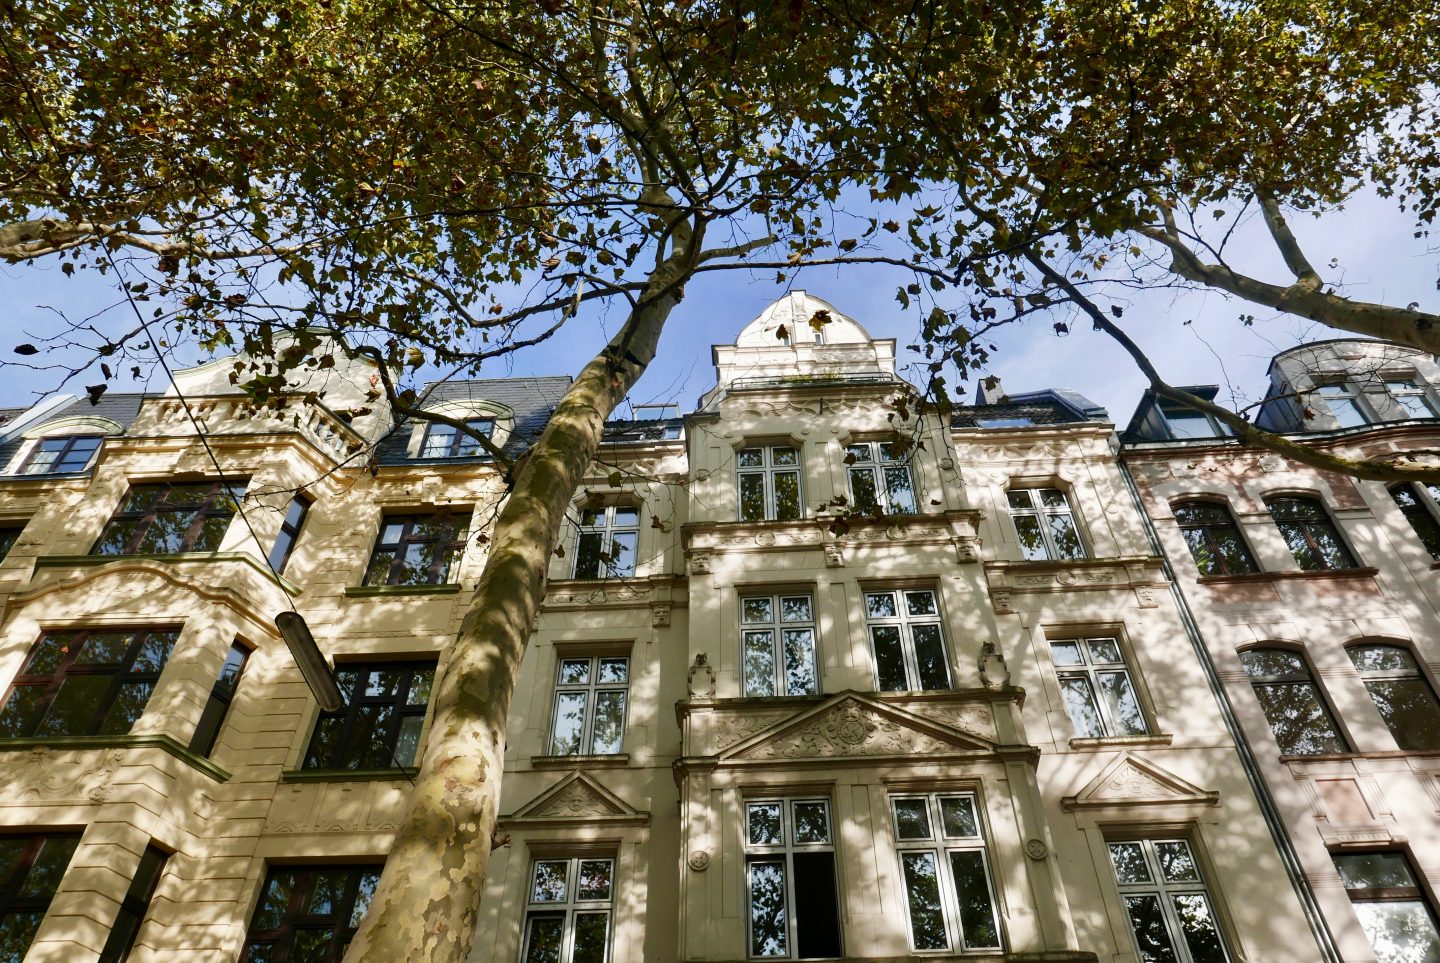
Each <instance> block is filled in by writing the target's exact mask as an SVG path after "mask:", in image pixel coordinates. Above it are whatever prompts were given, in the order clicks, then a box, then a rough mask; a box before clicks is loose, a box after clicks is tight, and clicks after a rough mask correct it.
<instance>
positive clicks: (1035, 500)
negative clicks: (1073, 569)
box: [1005, 485, 1089, 562]
mask: <svg viewBox="0 0 1440 963" xmlns="http://www.w3.org/2000/svg"><path fill="white" fill-rule="evenodd" d="M1047 492H1054V493H1055V494H1057V495H1059V496H1060V499H1061V500H1062V501H1063V502H1064V503H1065V507H1064V508H1061V507H1059V506H1057V505H1046V504H1045V493H1047ZM1016 496H1023V498H1024V500H1025V502H1026V504H1025V505H1017V504H1015V502H1016ZM1005 503H1006V505H1007V506H1008V508H1009V511H1010V524H1011V526H1013V527H1014V528H1015V540H1016V543H1017V544H1018V545H1019V546H1020V552H1021V554H1022V555H1023V554H1024V553H1025V539H1024V538H1023V537H1022V536H1021V534H1020V526H1019V525H1018V524H1016V519H1017V518H1034V519H1035V520H1036V525H1037V526H1038V528H1039V532H1040V542H1041V544H1042V545H1043V546H1044V549H1045V554H1044V556H1043V557H1037V558H1029V557H1028V556H1027V558H1026V561H1030V562H1043V561H1052V562H1065V561H1073V560H1074V559H1079V558H1088V557H1089V552H1088V551H1087V549H1086V547H1085V536H1084V535H1083V534H1081V532H1080V524H1079V522H1077V521H1076V520H1075V506H1074V505H1072V504H1071V503H1070V493H1069V492H1067V491H1065V489H1063V488H1058V487H1056V486H1054V485H1043V486H1035V487H1027V486H1021V487H1017V488H1009V489H1006V491H1005ZM1052 518H1067V519H1069V520H1070V530H1071V531H1073V532H1074V533H1075V543H1076V545H1077V546H1078V547H1079V554H1077V555H1061V554H1060V550H1059V548H1058V547H1057V546H1056V544H1055V536H1054V534H1053V532H1052V531H1051V527H1050V520H1051V519H1052Z"/></svg>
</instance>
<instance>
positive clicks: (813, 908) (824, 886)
mask: <svg viewBox="0 0 1440 963" xmlns="http://www.w3.org/2000/svg"><path fill="white" fill-rule="evenodd" d="M791 859H792V860H793V861H794V866H795V942H796V944H797V945H796V947H795V950H796V955H797V956H798V957H800V958H801V959H815V958H827V957H836V956H839V955H840V905H839V889H838V888H837V886H836V880H835V854H834V853H812V852H801V853H795V854H794V855H793V856H792V857H791Z"/></svg>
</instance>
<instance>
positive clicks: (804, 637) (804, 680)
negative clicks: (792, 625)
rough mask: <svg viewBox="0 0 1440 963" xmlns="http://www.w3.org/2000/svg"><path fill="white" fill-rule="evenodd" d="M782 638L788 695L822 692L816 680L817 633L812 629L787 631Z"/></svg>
mask: <svg viewBox="0 0 1440 963" xmlns="http://www.w3.org/2000/svg"><path fill="white" fill-rule="evenodd" d="M781 637H782V638H783V639H784V648H785V691H786V693H787V694H788V695H815V694H816V693H817V692H819V691H820V686H819V683H818V681H817V680H816V678H815V633H814V632H813V631H811V630H810V629H786V630H785V631H784V632H782V633H781Z"/></svg>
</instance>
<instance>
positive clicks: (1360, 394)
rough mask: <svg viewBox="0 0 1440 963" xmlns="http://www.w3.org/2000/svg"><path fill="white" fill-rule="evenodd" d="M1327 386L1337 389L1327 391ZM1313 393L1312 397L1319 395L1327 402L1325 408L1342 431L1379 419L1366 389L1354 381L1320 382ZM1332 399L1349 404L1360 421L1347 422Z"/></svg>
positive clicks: (1371, 423)
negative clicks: (1366, 396)
mask: <svg viewBox="0 0 1440 963" xmlns="http://www.w3.org/2000/svg"><path fill="white" fill-rule="evenodd" d="M1327 388H1333V389H1335V390H1334V391H1330V392H1327V391H1326V389H1327ZM1311 394H1312V397H1318V398H1319V399H1320V400H1321V401H1323V402H1324V403H1325V410H1326V411H1327V412H1328V413H1329V415H1330V417H1331V418H1333V419H1335V423H1336V424H1337V425H1339V426H1340V430H1342V431H1343V430H1347V429H1351V428H1364V427H1366V426H1368V425H1373V424H1375V423H1376V422H1377V421H1379V418H1377V417H1376V415H1375V411H1374V409H1373V408H1372V407H1371V405H1370V404H1369V402H1368V401H1367V400H1366V398H1365V390H1364V389H1363V388H1361V387H1360V386H1358V385H1356V384H1353V383H1352V382H1349V381H1343V380H1341V381H1323V382H1318V383H1317V384H1316V385H1315V387H1314V388H1313V389H1311ZM1332 399H1333V400H1336V401H1339V402H1341V403H1342V404H1343V405H1347V406H1348V408H1349V410H1350V411H1352V412H1354V413H1355V416H1356V417H1357V418H1359V419H1360V421H1359V423H1358V424H1353V425H1347V424H1346V423H1345V422H1346V419H1345V418H1343V417H1341V415H1340V413H1339V412H1338V411H1336V409H1335V405H1333V404H1331V401H1332ZM1303 407H1304V405H1303V404H1302V408H1303Z"/></svg>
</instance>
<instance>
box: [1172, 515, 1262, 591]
mask: <svg viewBox="0 0 1440 963" xmlns="http://www.w3.org/2000/svg"><path fill="white" fill-rule="evenodd" d="M1193 509H1212V510H1214V511H1219V512H1224V514H1225V521H1223V522H1194V521H1189V522H1187V521H1182V520H1181V517H1180V514H1179V513H1180V512H1182V511H1189V510H1193ZM1170 515H1171V517H1172V518H1174V519H1175V526H1176V528H1178V529H1179V530H1180V537H1181V538H1182V539H1183V540H1184V541H1185V546H1186V547H1187V548H1188V549H1189V550H1190V557H1191V559H1192V560H1193V561H1194V562H1195V568H1196V570H1197V571H1198V572H1199V573H1200V575H1201V577H1203V578H1227V577H1233V576H1237V575H1258V574H1259V573H1260V563H1259V562H1257V561H1256V560H1255V553H1254V552H1253V551H1251V549H1250V543H1249V541H1248V540H1247V539H1246V538H1245V530H1244V528H1242V527H1241V525H1240V523H1239V521H1237V520H1236V518H1235V513H1234V512H1232V511H1231V510H1230V505H1229V503H1228V502H1222V501H1213V500H1210V499H1204V498H1186V499H1181V500H1179V501H1175V502H1171V503H1170ZM1217 530H1219V531H1225V530H1230V531H1233V532H1234V533H1235V540H1236V542H1238V543H1239V545H1240V550H1241V552H1242V553H1243V556H1244V559H1245V561H1246V562H1248V563H1249V565H1250V567H1249V568H1248V569H1246V570H1244V571H1239V572H1232V571H1230V563H1229V561H1228V559H1227V557H1226V555H1225V552H1224V551H1222V550H1221V548H1220V543H1219V541H1218V540H1217V539H1216V537H1215V534H1214V533H1215V531H1217ZM1190 532H1199V533H1201V535H1202V536H1203V538H1204V541H1205V545H1204V547H1205V548H1206V549H1207V550H1208V551H1209V552H1210V553H1211V559H1212V560H1213V562H1212V567H1218V569H1219V571H1207V570H1206V569H1205V567H1204V566H1202V565H1201V563H1200V556H1199V555H1198V554H1197V547H1196V545H1195V543H1194V542H1193V541H1191V538H1190V535H1189V534H1188V533H1190Z"/></svg>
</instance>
